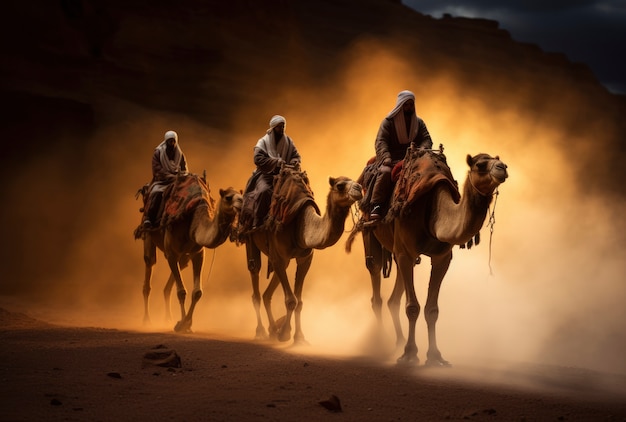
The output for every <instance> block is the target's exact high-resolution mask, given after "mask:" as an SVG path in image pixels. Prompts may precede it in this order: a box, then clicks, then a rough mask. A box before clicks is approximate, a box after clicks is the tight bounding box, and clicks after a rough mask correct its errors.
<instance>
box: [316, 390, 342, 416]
mask: <svg viewBox="0 0 626 422" xmlns="http://www.w3.org/2000/svg"><path fill="white" fill-rule="evenodd" d="M319 404H320V405H321V406H322V407H325V408H326V409H328V410H329V411H331V412H341V411H342V409H341V400H339V397H337V396H336V395H334V394H332V395H331V396H330V397H329V398H328V399H326V400H322V401H320V402H319Z"/></svg>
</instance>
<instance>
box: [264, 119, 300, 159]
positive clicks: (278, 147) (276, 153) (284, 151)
mask: <svg viewBox="0 0 626 422" xmlns="http://www.w3.org/2000/svg"><path fill="white" fill-rule="evenodd" d="M280 123H284V124H285V127H287V120H285V118H284V117H283V116H280V115H278V114H277V115H275V116H273V117H272V118H271V119H270V128H269V129H268V130H267V132H266V134H265V136H264V137H262V138H261V139H259V141H258V142H257V144H256V147H257V148H261V149H262V150H263V151H265V152H266V153H267V155H269V156H270V157H272V158H282V159H284V160H286V159H288V158H289V156H290V155H291V154H292V152H293V151H292V147H291V145H290V142H288V141H287V135H286V134H284V133H283V136H281V138H280V139H276V137H275V135H274V130H273V129H274V128H275V127H276V126H278V125H279V124H280Z"/></svg>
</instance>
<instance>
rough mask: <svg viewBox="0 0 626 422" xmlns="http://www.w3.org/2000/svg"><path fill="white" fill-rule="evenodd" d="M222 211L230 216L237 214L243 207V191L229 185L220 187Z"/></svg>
mask: <svg viewBox="0 0 626 422" xmlns="http://www.w3.org/2000/svg"><path fill="white" fill-rule="evenodd" d="M220 198H221V200H220V205H219V207H220V212H222V213H224V214H225V215H228V216H233V217H234V216H236V215H238V214H239V213H240V212H241V209H242V208H243V195H242V193H241V191H238V190H236V189H235V188H232V187H229V188H227V189H220Z"/></svg>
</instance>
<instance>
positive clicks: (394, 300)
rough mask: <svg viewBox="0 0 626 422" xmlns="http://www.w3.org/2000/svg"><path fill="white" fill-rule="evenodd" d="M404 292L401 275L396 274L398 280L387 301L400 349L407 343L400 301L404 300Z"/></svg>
mask: <svg viewBox="0 0 626 422" xmlns="http://www.w3.org/2000/svg"><path fill="white" fill-rule="evenodd" d="M403 293H404V283H403V282H402V280H401V279H400V277H399V275H396V281H395V283H394V285H393V290H392V291H391V295H390V296H389V300H388V301H387V307H388V308H389V313H390V314H391V320H392V321H393V327H394V329H395V331H396V348H397V349H398V350H399V349H400V347H402V346H403V345H404V344H405V341H406V340H405V339H404V334H402V325H401V323H400V301H401V300H402V294H403Z"/></svg>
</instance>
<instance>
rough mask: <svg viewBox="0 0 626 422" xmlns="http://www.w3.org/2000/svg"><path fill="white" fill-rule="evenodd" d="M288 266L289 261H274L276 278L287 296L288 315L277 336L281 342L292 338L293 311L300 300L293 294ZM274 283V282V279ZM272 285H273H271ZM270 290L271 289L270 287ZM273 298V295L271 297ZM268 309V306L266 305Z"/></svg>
mask: <svg viewBox="0 0 626 422" xmlns="http://www.w3.org/2000/svg"><path fill="white" fill-rule="evenodd" d="M287 265H289V261H285V260H282V259H275V260H273V261H272V267H273V268H274V275H275V278H277V279H278V281H279V282H280V285H281V286H282V288H283V293H284V296H285V308H286V315H285V317H284V320H283V323H282V324H281V326H280V327H278V331H277V333H276V334H277V335H278V340H279V341H287V340H289V339H290V338H291V315H292V314H293V311H294V310H295V309H296V306H297V305H298V300H297V298H296V296H295V295H294V294H293V291H292V290H291V286H290V285H289V279H288V277H287ZM272 282H274V278H272ZM270 285H272V283H270ZM268 290H269V287H268ZM265 297H266V295H265V294H263V299H264V300H265ZM269 297H270V298H271V294H270V296H269ZM266 308H267V305H266Z"/></svg>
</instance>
